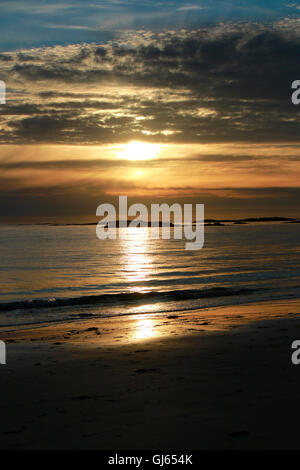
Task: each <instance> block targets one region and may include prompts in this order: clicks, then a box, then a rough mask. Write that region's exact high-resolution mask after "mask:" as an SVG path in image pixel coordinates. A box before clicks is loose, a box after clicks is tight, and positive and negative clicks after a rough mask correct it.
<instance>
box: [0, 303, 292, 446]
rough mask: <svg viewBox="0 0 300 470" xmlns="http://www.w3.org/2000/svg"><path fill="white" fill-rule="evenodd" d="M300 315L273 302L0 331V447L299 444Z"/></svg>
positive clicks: (290, 307)
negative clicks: (297, 355) (296, 347)
mask: <svg viewBox="0 0 300 470" xmlns="http://www.w3.org/2000/svg"><path fill="white" fill-rule="evenodd" d="M299 314H300V302H299V301H281V302H264V303H260V304H248V305H243V306H235V307H223V308H216V309H210V310H205V311H204V310H199V311H191V312H186V313H185V314H182V315H180V316H178V315H169V317H166V316H162V315H160V316H158V315H152V316H147V317H146V316H145V315H134V316H126V317H119V318H113V319H101V320H99V319H97V320H96V319H89V320H85V321H80V322H73V323H65V324H60V325H50V326H48V327H44V328H30V329H28V330H23V331H21V332H17V331H11V332H5V331H2V332H0V339H2V340H5V341H6V342H7V364H6V365H1V366H0V380H1V382H0V383H1V389H0V390H1V402H0V409H1V420H0V448H1V449H111V450H124V449H149V450H152V449H181V450H187V449H296V448H299V447H300V444H299V439H298V414H299V394H300V365H299V366H295V365H293V364H292V363H291V353H292V349H291V343H292V341H293V340H294V339H300V317H299ZM89 328H94V329H92V330H88V329H89Z"/></svg>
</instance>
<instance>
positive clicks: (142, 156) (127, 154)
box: [118, 141, 161, 160]
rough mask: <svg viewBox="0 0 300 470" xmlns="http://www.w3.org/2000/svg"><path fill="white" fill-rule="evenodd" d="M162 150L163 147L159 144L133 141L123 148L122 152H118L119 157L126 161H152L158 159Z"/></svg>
mask: <svg viewBox="0 0 300 470" xmlns="http://www.w3.org/2000/svg"><path fill="white" fill-rule="evenodd" d="M160 148H161V146H160V145H158V144H148V143H145V142H137V141H131V142H129V143H128V144H126V145H124V146H122V150H121V151H120V152H118V157H120V158H124V159H126V160H150V159H151V158H155V157H157V155H158V153H159V151H160Z"/></svg>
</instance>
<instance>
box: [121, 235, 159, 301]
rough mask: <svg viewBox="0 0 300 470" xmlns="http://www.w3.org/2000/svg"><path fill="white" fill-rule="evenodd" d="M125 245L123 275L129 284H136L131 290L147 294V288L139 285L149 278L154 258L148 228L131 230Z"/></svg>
mask: <svg viewBox="0 0 300 470" xmlns="http://www.w3.org/2000/svg"><path fill="white" fill-rule="evenodd" d="M122 243H123V253H124V255H123V260H122V264H123V273H124V276H125V278H126V281H127V282H130V283H132V284H134V285H133V286H132V287H131V288H130V290H134V291H135V292H145V290H146V289H145V287H142V286H139V285H137V283H141V282H142V281H146V280H147V279H148V278H149V271H150V268H151V265H152V256H151V254H150V253H149V249H148V244H149V236H148V228H129V229H127V236H126V238H124V239H123V240H122Z"/></svg>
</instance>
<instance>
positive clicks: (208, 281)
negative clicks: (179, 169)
mask: <svg viewBox="0 0 300 470" xmlns="http://www.w3.org/2000/svg"><path fill="white" fill-rule="evenodd" d="M122 230H123V231H124V230H126V234H125V236H124V235H123V238H122V239H120V238H117V239H116V240H99V239H98V238H97V236H96V226H95V225H1V226H0V327H2V328H4V329H5V328H7V329H10V328H17V329H22V328H26V327H28V326H29V325H33V324H36V325H40V324H49V323H52V322H64V321H71V320H77V319H83V318H88V317H97V318H98V317H107V316H116V317H117V316H120V315H134V314H155V313H159V314H166V315H170V312H172V313H180V314H184V312H188V311H191V310H198V309H206V308H208V307H218V306H227V305H236V304H243V303H248V302H258V301H265V300H277V299H290V298H298V297H299V296H300V224H291V223H271V222H269V223H262V222H260V223H248V224H245V225H234V224H226V225H220V226H206V227H205V241H204V246H203V248H202V249H200V250H193V251H191V250H186V249H185V242H186V240H184V239H183V240H174V239H173V238H172V232H171V239H170V240H163V239H153V238H151V229H150V228H148V227H144V228H128V229H122Z"/></svg>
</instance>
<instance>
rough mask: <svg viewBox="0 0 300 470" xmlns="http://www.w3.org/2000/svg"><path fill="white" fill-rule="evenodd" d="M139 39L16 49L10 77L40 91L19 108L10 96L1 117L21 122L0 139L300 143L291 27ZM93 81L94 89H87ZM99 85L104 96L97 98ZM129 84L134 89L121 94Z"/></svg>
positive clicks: (297, 40)
mask: <svg viewBox="0 0 300 470" xmlns="http://www.w3.org/2000/svg"><path fill="white" fill-rule="evenodd" d="M140 42H141V41H134V40H133V41H129V40H128V41H127V42H126V41H125V40H124V41H123V43H122V42H120V41H119V42H118V43H108V44H106V45H103V46H99V45H83V46H69V47H65V48H64V47H60V48H53V49H43V50H36V51H34V50H31V51H30V52H28V54H26V53H25V52H24V51H22V52H20V53H18V54H17V55H16V56H14V60H13V61H12V63H11V65H9V64H10V62H7V69H6V74H7V75H8V76H9V73H11V74H12V75H13V76H14V77H16V80H17V81H18V83H22V84H23V86H25V87H27V89H28V92H29V94H30V88H32V89H34V87H35V86H36V85H38V86H39V88H41V87H43V86H44V88H45V89H44V90H42V91H39V95H36V96H35V100H37V99H40V102H39V103H35V104H34V105H32V107H31V108H30V107H29V104H28V103H26V98H24V101H25V103H24V102H23V104H22V105H21V106H20V105H19V107H18V106H16V105H15V104H14V103H10V102H9V101H8V104H7V106H6V108H5V110H3V116H4V115H5V114H8V115H9V114H13V113H14V111H15V112H16V114H17V115H20V114H24V118H23V119H19V120H18V121H17V122H15V123H14V122H12V121H10V122H9V123H8V124H9V125H8V126H7V127H6V130H5V131H3V133H2V134H1V138H2V139H3V140H2V141H3V142H11V141H12V140H16V141H17V142H22V141H24V142H49V141H51V142H53V143H55V142H60V143H61V142H63V141H65V142H70V139H71V136H72V138H74V139H75V143H80V141H81V142H82V143H85V142H88V140H89V139H92V141H91V143H92V142H93V143H95V142H98V143H99V144H101V143H106V142H108V141H111V142H119V141H120V138H122V139H125V140H130V138H132V136H134V137H136V138H138V139H144V140H145V139H147V140H149V141H154V140H155V139H156V140H157V139H158V140H160V141H163V142H174V143H176V142H231V141H251V142H252V141H256V142H269V141H277V142H284V141H289V142H292V141H295V142H298V141H299V138H300V133H299V124H298V119H299V112H300V110H299V109H298V108H297V107H296V106H293V105H292V103H291V100H290V96H291V82H292V81H293V80H295V79H297V78H299V65H298V57H299V53H300V35H299V34H298V33H297V29H296V28H294V32H291V30H289V29H288V28H280V27H277V28H276V27H275V26H274V25H273V26H263V25H252V24H248V25H244V26H243V27H241V26H239V25H235V26H234V25H231V26H230V27H229V26H228V25H227V26H225V25H224V26H223V27H217V28H207V29H206V30H204V29H202V30H195V31H191V32H181V33H175V32H173V33H166V34H161V35H159V36H155V35H152V36H151V37H150V39H149V38H145V39H143V40H142V44H140ZM31 58H32V60H31ZM0 59H1V56H0ZM80 86H81V90H80V91H79V90H78V87H80ZM97 86H98V87H99V94H97V93H95V92H93V91H92V89H91V87H92V88H93V89H95V87H97ZM103 86H105V87H106V89H107V97H106V95H105V92H102V96H101V97H100V96H99V95H101V90H103ZM109 86H114V87H116V89H117V93H115V94H114V93H112V92H110V91H109ZM74 87H75V88H76V90H75V88H74ZM128 87H134V88H135V89H136V90H137V92H136V94H135V95H133V94H132V93H130V92H128V93H127V94H126V90H127V89H128ZM122 90H124V91H123V93H121V91H122ZM143 90H144V91H143ZM119 92H120V93H119ZM85 93H86V94H85ZM174 93H176V96H174ZM39 97H40V98H39ZM97 97H98V98H99V99H98V100H97ZM72 98H74V99H72ZM90 98H94V99H93V100H92V101H91V99H90ZM28 99H30V97H29V98H28ZM49 100H51V101H49ZM76 100H78V101H76ZM22 106H23V109H22ZM26 106H27V108H26ZM88 109H91V110H92V109H93V110H94V111H95V112H94V114H93V115H90V116H89V115H88ZM113 110H117V111H118V113H117V114H114V113H113ZM97 111H98V113H97ZM105 111H106V112H105ZM139 117H143V118H144V119H143V120H138V119H137V118H139ZM164 131H168V132H167V133H166V132H164Z"/></svg>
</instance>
